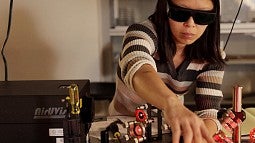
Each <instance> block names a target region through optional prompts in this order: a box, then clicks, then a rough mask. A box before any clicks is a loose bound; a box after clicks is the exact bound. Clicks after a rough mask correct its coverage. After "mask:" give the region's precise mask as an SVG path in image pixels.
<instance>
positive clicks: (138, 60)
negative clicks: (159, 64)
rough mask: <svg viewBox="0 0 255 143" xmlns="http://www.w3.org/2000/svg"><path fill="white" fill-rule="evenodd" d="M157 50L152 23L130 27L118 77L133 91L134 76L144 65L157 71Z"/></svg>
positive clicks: (124, 41)
mask: <svg viewBox="0 0 255 143" xmlns="http://www.w3.org/2000/svg"><path fill="white" fill-rule="evenodd" d="M156 49H157V44H156V34H155V30H154V29H153V26H152V24H151V23H149V22H148V21H147V22H146V23H142V24H133V25H131V26H129V28H128V29H127V31H126V34H125V36H124V39H123V49H122V51H121V54H120V59H119V60H120V61H119V65H118V66H119V67H118V68H119V69H118V76H119V78H120V79H121V80H122V81H123V82H124V83H125V85H126V86H127V87H129V88H131V89H133V85H132V79H133V76H134V74H135V72H136V71H137V70H138V69H139V68H140V67H141V66H142V65H144V64H149V65H151V66H152V67H153V68H154V69H155V70H156V71H157V68H156V64H155V61H154V59H153V57H152V55H153V53H154V52H155V50H156Z"/></svg>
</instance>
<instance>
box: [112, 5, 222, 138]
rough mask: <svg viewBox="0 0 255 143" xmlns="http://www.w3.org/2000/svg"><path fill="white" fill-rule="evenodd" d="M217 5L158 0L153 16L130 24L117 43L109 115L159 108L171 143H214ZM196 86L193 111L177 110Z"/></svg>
mask: <svg viewBox="0 0 255 143" xmlns="http://www.w3.org/2000/svg"><path fill="white" fill-rule="evenodd" d="M219 9H220V5H219V0H158V3H157V6H156V11H155V12H154V13H153V14H152V15H151V16H150V17H149V19H148V20H146V21H145V22H143V23H139V24H133V25H131V26H130V27H129V28H128V30H127V32H126V34H125V36H124V41H123V49H122V52H121V54H120V59H119V66H118V69H117V79H116V85H117V86H116V92H115V96H114V98H113V100H112V102H111V104H110V106H109V114H110V115H133V114H134V113H133V112H134V111H135V109H136V107H138V106H140V105H143V104H145V103H150V104H152V105H154V106H156V107H157V108H159V109H161V110H162V111H163V113H164V118H165V120H166V122H167V124H168V125H169V126H170V127H171V130H172V133H173V134H172V142H173V143H179V139H180V136H183V138H184V142H185V143H201V142H210V143H212V142H214V141H213V138H212V136H213V134H214V133H215V132H216V131H217V130H219V129H220V125H219V122H218V120H217V111H218V109H219V108H220V102H221V100H222V97H223V95H222V92H221V90H220V87H221V84H222V80H223V75H224V64H225V63H224V60H223V58H222V56H221V51H220V48H219V41H220V23H219ZM193 83H196V84H195V85H196V88H195V90H196V92H195V93H196V94H195V101H196V106H197V109H198V111H197V112H195V113H194V112H192V111H190V110H189V109H188V108H186V107H185V106H184V105H183V101H182V98H183V95H184V94H185V93H187V92H188V90H189V88H190V87H191V85H192V84H193Z"/></svg>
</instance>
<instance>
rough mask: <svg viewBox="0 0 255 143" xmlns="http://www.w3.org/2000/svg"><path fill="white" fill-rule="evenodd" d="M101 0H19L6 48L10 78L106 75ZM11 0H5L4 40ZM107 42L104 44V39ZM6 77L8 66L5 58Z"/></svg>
mask: <svg viewBox="0 0 255 143" xmlns="http://www.w3.org/2000/svg"><path fill="white" fill-rule="evenodd" d="M100 3H101V2H100V0H14V6H13V17H12V28H11V34H10V37H9V41H8V43H7V45H6V47H5V55H6V58H7V61H8V70H9V72H8V74H9V78H8V79H9V80H36V79H39V80H41V79H90V80H91V81H102V80H105V79H104V77H103V72H102V66H101V61H102V56H101V55H102V51H103V49H102V47H103V46H104V45H103V44H105V43H106V42H105V41H103V39H102V28H101V26H102V24H101V22H102V21H101V19H100V18H101V16H100V15H101V13H100V12H101V10H100V9H101V8H100V6H101V5H100ZM8 12H9V0H0V42H1V43H0V44H1V47H2V45H3V44H2V43H3V41H4V39H5V35H6V30H7V22H8ZM102 41H103V42H104V43H103V42H102ZM0 80H4V66H3V61H2V58H1V59H0Z"/></svg>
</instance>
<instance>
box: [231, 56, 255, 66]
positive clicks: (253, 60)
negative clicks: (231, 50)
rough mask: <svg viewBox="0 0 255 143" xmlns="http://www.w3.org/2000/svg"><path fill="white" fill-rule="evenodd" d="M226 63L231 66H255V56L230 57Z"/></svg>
mask: <svg viewBox="0 0 255 143" xmlns="http://www.w3.org/2000/svg"><path fill="white" fill-rule="evenodd" d="M226 59H227V60H226V63H227V64H231V65H237V64H238V65H240V64H255V56H254V55H228V56H227V58H226Z"/></svg>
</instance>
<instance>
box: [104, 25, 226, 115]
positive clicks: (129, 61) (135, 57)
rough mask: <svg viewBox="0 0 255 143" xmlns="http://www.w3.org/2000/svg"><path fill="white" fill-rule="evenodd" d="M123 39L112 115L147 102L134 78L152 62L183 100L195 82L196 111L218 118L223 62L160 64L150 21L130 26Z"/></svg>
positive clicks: (122, 112) (132, 109)
mask: <svg viewBox="0 0 255 143" xmlns="http://www.w3.org/2000/svg"><path fill="white" fill-rule="evenodd" d="M123 40H124V41H123V49H122V51H121V53H120V58H119V64H118V67H117V74H116V92H115V95H114V98H113V100H112V102H111V104H110V106H109V114H110V115H133V112H134V111H135V109H136V107H138V106H140V105H142V104H145V103H146V102H145V101H144V100H143V99H141V98H140V97H139V96H137V95H136V93H135V91H134V88H133V85H132V79H133V76H134V73H135V72H136V71H137V70H138V69H139V68H140V67H141V66H142V65H144V64H150V65H151V66H152V67H153V68H154V69H155V70H156V71H157V73H158V75H159V76H160V77H161V79H162V80H163V81H164V83H165V84H166V85H167V86H168V87H169V89H171V90H172V91H173V92H174V93H175V94H176V95H177V96H178V97H179V98H180V99H183V96H184V95H185V94H186V93H187V92H188V90H189V88H190V87H191V86H192V85H193V83H195V85H196V87H195V96H194V97H195V102H196V106H197V109H198V111H197V114H198V115H199V116H200V117H202V118H216V117H217V111H218V109H219V108H220V102H221V100H222V97H223V95H222V91H221V90H220V87H221V84H222V80H223V75H224V70H223V68H222V67H221V66H220V65H217V64H208V63H206V62H204V63H201V62H200V63H198V62H196V61H195V60H193V61H190V60H184V62H183V63H182V64H181V65H180V66H179V67H178V68H177V69H175V68H174V66H173V65H171V64H169V63H159V62H158V60H157V54H156V51H157V35H156V31H155V29H154V27H153V24H152V23H151V22H150V21H149V20H147V21H145V22H143V23H139V24H133V25H131V26H129V28H128V29H127V31H126V34H125V36H124V39H123Z"/></svg>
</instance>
